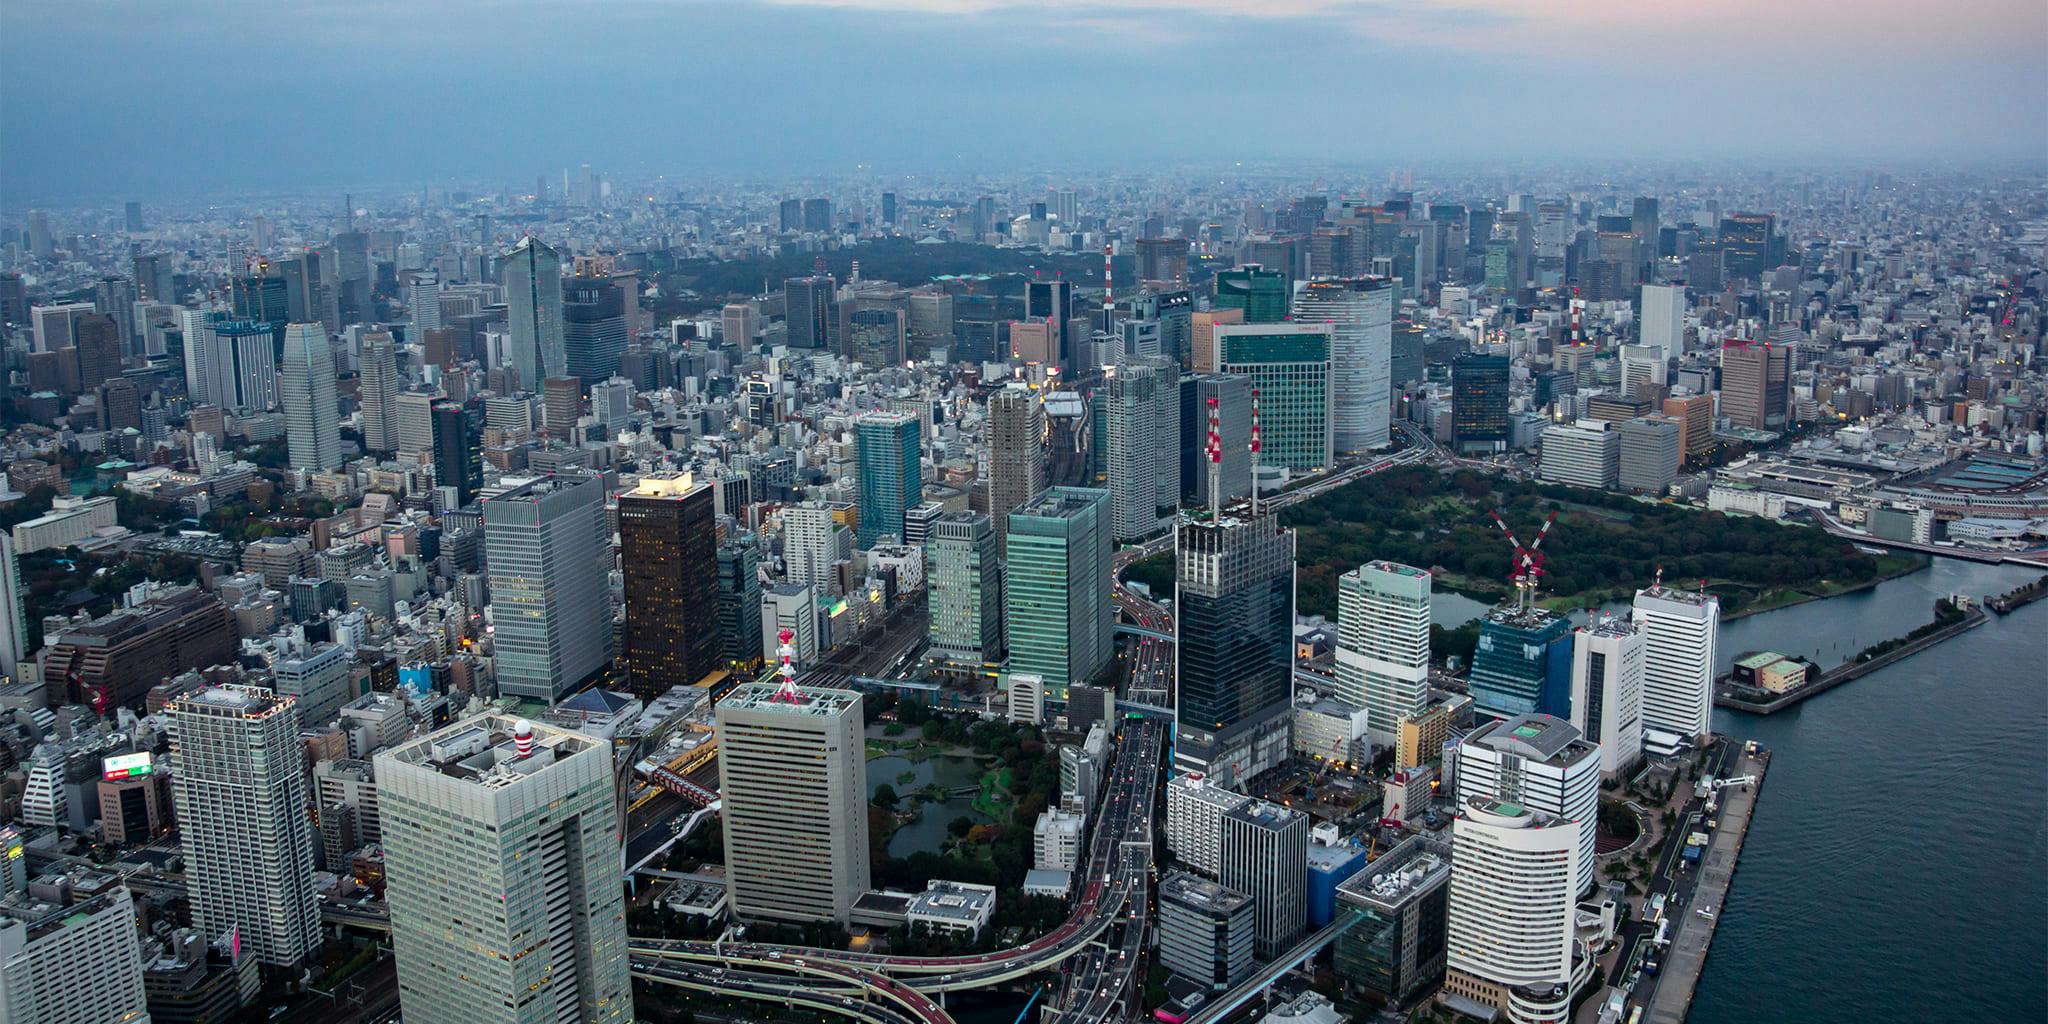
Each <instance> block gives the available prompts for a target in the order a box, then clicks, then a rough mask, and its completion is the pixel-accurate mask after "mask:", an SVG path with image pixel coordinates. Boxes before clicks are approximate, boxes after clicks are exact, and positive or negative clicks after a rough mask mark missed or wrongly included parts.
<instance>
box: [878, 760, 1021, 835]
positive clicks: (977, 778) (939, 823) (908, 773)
mask: <svg viewBox="0 0 2048 1024" xmlns="http://www.w3.org/2000/svg"><path fill="white" fill-rule="evenodd" d="M981 775H982V764H981V761H979V760H978V759H976V758H972V757H961V756H958V755H954V754H938V755H934V756H932V757H927V758H924V759H922V760H918V761H913V760H911V759H909V758H907V757H902V756H900V755H896V754H891V755H888V756H886V757H877V758H871V759H870V760H869V761H868V796H869V797H870V798H872V797H873V796H874V793H875V789H876V788H877V787H879V786H882V785H884V784H887V785H889V786H891V787H893V788H894V789H895V790H896V795H897V796H898V798H900V799H901V801H902V802H901V803H900V804H898V806H899V807H901V808H904V809H908V808H909V807H910V806H911V796H912V795H913V794H915V793H916V792H917V791H918V790H920V789H923V788H924V787H926V786H931V785H936V786H938V787H939V788H941V789H944V790H948V791H956V790H961V789H965V788H967V787H969V786H976V785H979V784H980V782H981ZM918 810H919V813H918V816H917V820H915V821H912V822H909V823H907V824H905V825H904V826H903V827H901V828H899V829H897V830H896V831H895V833H894V834H892V835H890V836H889V846H888V851H889V856H891V857H908V856H910V855H911V854H913V853H938V852H940V850H941V848H942V847H943V846H944V845H945V842H946V825H947V824H948V823H950V822H952V820H953V819H955V818H963V817H964V818H967V819H968V820H970V821H973V822H974V823H975V824H977V825H982V824H988V823H989V822H990V821H991V820H992V819H991V818H989V816H988V815H986V814H983V813H981V812H980V811H977V810H975V809H974V796H973V794H971V793H970V794H966V795H962V796H950V795H949V796H947V797H946V798H945V799H943V800H939V801H937V802H934V803H926V804H923V806H921V807H920V808H919V809H918Z"/></svg>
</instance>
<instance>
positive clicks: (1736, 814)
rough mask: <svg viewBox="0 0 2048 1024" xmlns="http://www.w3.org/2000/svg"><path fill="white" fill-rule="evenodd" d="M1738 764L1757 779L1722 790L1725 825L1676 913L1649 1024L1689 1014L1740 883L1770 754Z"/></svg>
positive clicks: (1736, 773) (1671, 1022)
mask: <svg viewBox="0 0 2048 1024" xmlns="http://www.w3.org/2000/svg"><path fill="white" fill-rule="evenodd" d="M1730 742H1733V741H1730ZM1733 760H1734V762H1735V765H1734V767H1733V768H1732V769H1728V771H1729V773H1730V777H1737V778H1739V777H1741V776H1746V775H1753V776H1755V777H1756V780H1757V781H1756V782H1755V783H1753V784H1751V785H1746V786H1730V787H1728V788H1726V789H1724V790H1722V791H1721V805H1720V809H1719V810H1718V811H1717V812H1716V819H1715V820H1717V821H1718V822H1719V823H1720V824H1719V827H1717V828H1715V829H1713V830H1712V833H1711V835H1712V838H1711V839H1709V840H1708V846H1707V852H1706V853H1705V854H1704V855H1703V856H1701V858H1700V863H1699V867H1697V868H1695V869H1694V870H1695V871H1697V872H1698V876H1699V880H1698V883H1697V885H1696V887H1695V888H1694V889H1693V891H1692V896H1691V898H1690V899H1688V900H1686V901H1684V902H1683V903H1681V904H1679V905H1678V907H1677V908H1676V910H1674V911H1672V913H1674V914H1675V915H1676V917H1675V919H1674V922H1673V924H1674V927H1673V928H1672V931H1673V933H1674V934H1673V935H1672V938H1671V946H1670V948H1669V949H1668V950H1666V952H1665V956H1664V967H1663V970H1662V971H1661V972H1660V977H1659V978H1658V979H1657V987H1656V989H1655V990H1654V991H1653V992H1652V993H1651V995H1650V1001H1649V1009H1648V1011H1647V1012H1646V1013H1644V1014H1643V1022H1644V1024H1683V1022H1684V1020H1685V1015H1686V1013H1687V1011H1689V1010H1691V1009H1692V997H1693V991H1694V989H1695V988H1697V987H1698V985H1699V980H1700V972H1701V971H1702V970H1704V969H1705V968H1706V965H1707V948H1708V946H1710V945H1711V944H1712V943H1713V941H1714V928H1715V926H1717V925H1718V924H1720V921H1721V913H1722V911H1723V910H1724V909H1725V908H1726V905H1727V901H1728V887H1729V885H1730V883H1732V882H1733V881H1734V879H1735V862H1736V859H1737V858H1738V857H1740V856H1741V855H1742V840H1743V838H1744V837H1745V836H1747V835H1748V834H1749V819H1750V816H1751V815H1752V814H1754V813H1755V811H1756V801H1757V796H1758V794H1759V793H1760V792H1761V791H1762V789H1763V779H1764V773H1765V771H1766V770H1767V769H1768V767H1769V765H1770V762H1771V755H1770V752H1769V751H1768V750H1763V749H1759V750H1757V752H1755V753H1753V754H1752V753H1748V752H1744V753H1743V754H1742V755H1741V756H1739V757H1736V758H1734V759H1733ZM1691 822H1692V819H1691V818H1690V817H1688V818H1687V820H1686V821H1685V822H1684V823H1682V824H1685V825H1687V826H1688V827H1689V826H1690V824H1691ZM1681 836H1682V830H1681V832H1674V833H1673V839H1674V840H1675V841H1677V842H1683V839H1682V837H1681ZM1702 911H1704V912H1705V913H1702ZM1709 915H1711V916H1709Z"/></svg>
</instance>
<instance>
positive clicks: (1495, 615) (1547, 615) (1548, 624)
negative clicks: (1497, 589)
mask: <svg viewBox="0 0 2048 1024" xmlns="http://www.w3.org/2000/svg"><path fill="white" fill-rule="evenodd" d="M1569 622H1570V620H1568V619H1566V618H1565V617H1564V616H1562V615H1559V614H1557V613H1556V612H1553V611H1551V610H1550V609H1548V608H1543V607H1540V606H1537V605H1530V606H1529V607H1527V608H1523V607H1521V606H1520V605H1517V604H1516V603H1515V602H1514V601H1513V600H1508V601H1503V602H1501V603H1500V604H1498V605H1495V606H1494V607H1493V610H1492V611H1489V612H1487V613H1486V624H1487V625H1489V626H1496V627H1500V626H1505V627H1507V628H1510V629H1519V630H1524V631H1527V632H1530V633H1540V632H1542V631H1544V630H1546V629H1556V628H1560V627H1559V624H1560V623H1564V624H1569Z"/></svg>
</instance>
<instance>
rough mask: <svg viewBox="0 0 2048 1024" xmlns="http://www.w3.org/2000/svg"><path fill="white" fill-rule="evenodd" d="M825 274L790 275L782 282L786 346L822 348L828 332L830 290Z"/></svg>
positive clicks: (829, 279)
mask: <svg viewBox="0 0 2048 1024" xmlns="http://www.w3.org/2000/svg"><path fill="white" fill-rule="evenodd" d="M834 287H835V286H834V282H833V280H832V278H831V277H829V276H818V277H792V278H788V279H786V280H784V281H783V282H782V311H783V321H784V322H785V323H786V324H787V325H788V329H789V333H788V340H789V347H790V348H803V349H812V348H824V347H825V343H826V341H827V340H828V339H829V338H830V335H831V324H832V293H833V291H834Z"/></svg>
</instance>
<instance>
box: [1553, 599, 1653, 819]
mask: <svg viewBox="0 0 2048 1024" xmlns="http://www.w3.org/2000/svg"><path fill="white" fill-rule="evenodd" d="M1647 650H1648V644H1647V642H1646V641H1645V638H1644V636H1643V631H1642V629H1641V628H1639V627H1638V626H1636V625H1634V624H1633V623H1630V622H1629V621H1628V620H1626V619H1616V618H1603V619H1601V620H1600V621H1598V622H1595V623H1594V624H1593V625H1591V626H1588V627H1586V628H1584V629H1581V630H1579V631H1577V632H1575V633H1573V634H1572V717H1571V722H1572V728H1575V729H1577V730H1579V732H1580V733H1582V734H1584V735H1585V737H1586V739H1587V741H1589V742H1592V743H1596V744H1598V745H1599V747H1600V775H1601V777H1602V778H1603V779H1607V780H1618V779H1621V778H1624V777H1625V776H1627V775H1628V774H1629V773H1630V772H1632V771H1634V770H1635V766H1636V764H1637V763H1638V762H1640V761H1641V760H1642V752H1643V672H1644V665H1645V652H1646V651H1647Z"/></svg>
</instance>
